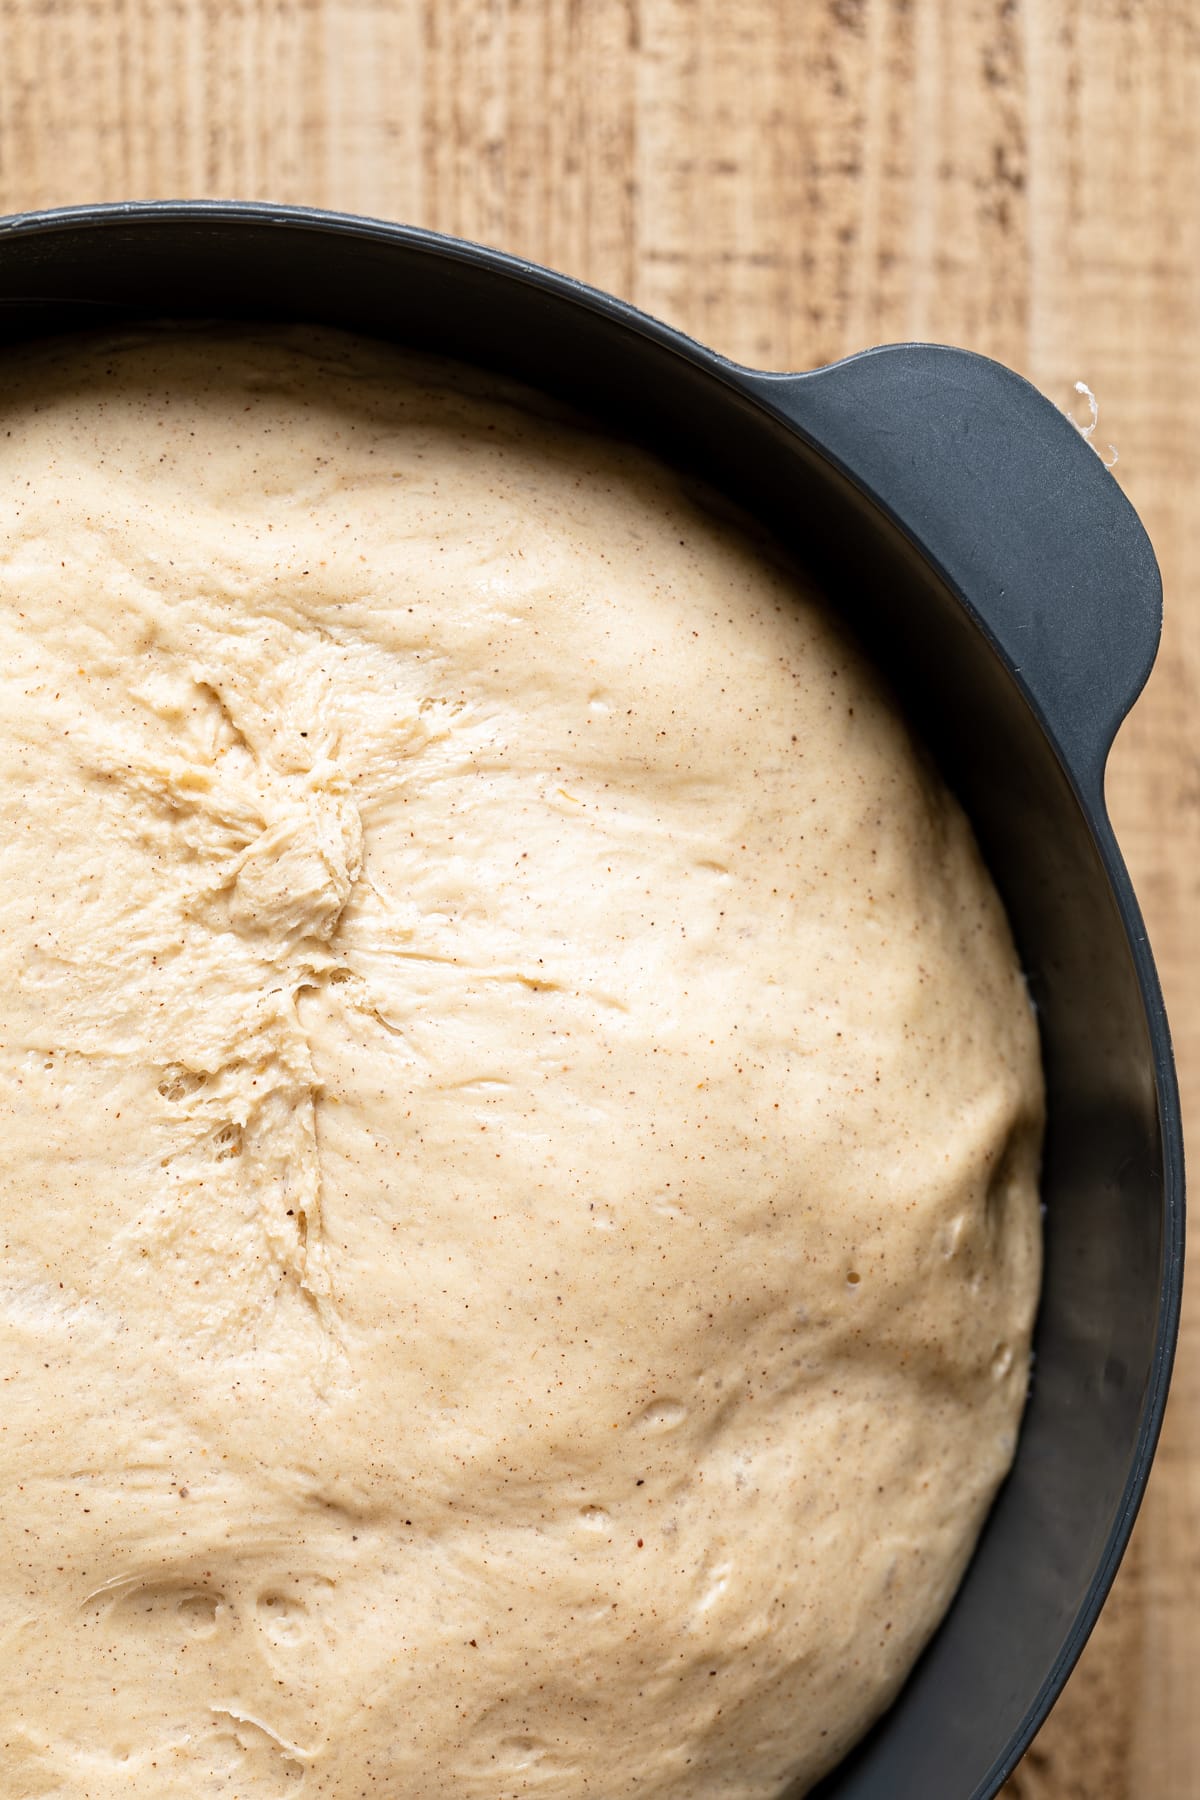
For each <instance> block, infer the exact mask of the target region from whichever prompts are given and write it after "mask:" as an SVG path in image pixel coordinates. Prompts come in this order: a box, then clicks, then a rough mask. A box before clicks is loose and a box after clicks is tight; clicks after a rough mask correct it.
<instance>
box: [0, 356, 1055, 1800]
mask: <svg viewBox="0 0 1200 1800" xmlns="http://www.w3.org/2000/svg"><path fill="white" fill-rule="evenodd" d="M0 409H2V416H0V556H2V561H0V613H2V628H3V656H2V659H0V668H2V681H3V687H2V701H0V704H2V708H3V714H2V717H3V734H2V735H3V742H2V749H0V755H2V758H3V761H2V767H0V804H2V806H3V839H2V845H0V850H2V856H3V870H2V873H3V879H2V883H0V896H2V899H0V905H2V913H0V1018H2V1026H0V1045H2V1049H0V1082H2V1092H3V1107H4V1129H3V1132H2V1134H0V1206H2V1210H3V1241H4V1246H5V1248H4V1258H3V1264H2V1270H0V1280H2V1289H0V1359H2V1364H3V1367H2V1374H3V1378H4V1387H3V1394H4V1399H3V1412H2V1415H0V1425H2V1427H3V1434H2V1437H0V1445H2V1451H0V1455H2V1462H0V1600H2V1605H3V1614H2V1634H3V1635H2V1637H0V1647H2V1669H3V1681H2V1682H0V1689H2V1698H0V1746H2V1748H0V1757H2V1759H3V1760H2V1763H0V1770H2V1774H0V1789H2V1792H3V1795H4V1796H5V1800H8V1797H19V1800H24V1797H25V1796H32V1795H39V1796H45V1795H61V1796H70V1797H72V1800H76V1797H86V1800H101V1797H106V1796H113V1797H114V1800H115V1797H116V1796H120V1797H121V1800H126V1797H129V1796H145V1797H153V1800H164V1797H170V1800H175V1797H178V1800H197V1797H198V1796H206V1795H210V1794H211V1795H217V1794H220V1795H227V1796H239V1797H240V1800H273V1797H274V1796H277V1795H290V1794H293V1793H300V1794H303V1795H307V1796H316V1795H328V1796H336V1797H337V1800H366V1797H368V1796H372V1797H378V1800H432V1797H433V1796H450V1797H453V1800H470V1797H472V1796H477V1797H478V1800H508V1797H509V1796H524V1795H535V1796H540V1797H543V1800H580V1797H582V1796H585V1795H586V1796H593V1797H594V1800H619V1797H620V1796H624V1795H637V1796H647V1797H648V1796H662V1797H664V1800H665V1797H668V1796H669V1797H670V1800H715V1797H718V1796H719V1797H722V1800H766V1797H767V1796H774V1795H776V1794H777V1793H778V1792H779V1790H780V1789H781V1787H782V1786H783V1784H784V1782H785V1780H786V1779H788V1778H790V1777H799V1778H800V1779H801V1780H806V1781H811V1780H812V1779H815V1777H816V1775H817V1774H818V1773H819V1772H820V1771H821V1770H823V1769H824V1768H825V1767H826V1766H828V1765H829V1764H831V1763H832V1762H834V1761H835V1760H836V1759H837V1758H838V1756H839V1755H840V1754H841V1753H842V1752H843V1751H844V1749H845V1748H846V1747H847V1745H848V1744H849V1743H850V1741H851V1740H852V1739H853V1738H854V1737H855V1736H856V1735H857V1734H858V1733H859V1732H860V1731H861V1730H862V1729H863V1727H864V1726H865V1724H866V1723H867V1722H868V1721H869V1720H870V1719H871V1718H872V1717H873V1716H874V1715H875V1714H876V1713H877V1712H878V1711H879V1710H880V1709H881V1708H882V1707H883V1706H884V1705H885V1704H886V1703H887V1701H888V1700H889V1698H890V1697H891V1695H892V1694H893V1693H894V1692H895V1690H896V1688H897V1686H898V1684H899V1682H900V1681H901V1680H902V1678H903V1676H904V1674H905V1672H906V1670H907V1669H908V1668H909V1666H910V1664H911V1662H912V1660H913V1658H914V1656H915V1655H916V1653H917V1651H918V1649H919V1647H920V1646H921V1644H922V1643H923V1642H924V1640H925V1639H926V1637H927V1635H928V1633H929V1632H930V1630H931V1629H932V1627H933V1625H934V1624H935V1622H936V1620H937V1619H938V1616H939V1615H940V1613H941V1612H942V1610H943V1608H944V1606H945V1605H946V1602H947V1600H948V1598H949V1596H950V1594H951V1592H952V1591H953V1588H954V1586H955V1583H956V1581H957V1580H958V1577H959V1574H960V1572H961V1570H962V1567H963V1564H964V1561H965V1559H966V1557H967V1556H968V1554H969V1552H970V1549H971V1546H972V1543H973V1540H974V1538H975V1535H976V1532H977V1530H978V1527H979V1524H980V1521H981V1518H982V1516H983V1514H984V1512H985V1510H986V1508H987V1506H988V1503H989V1501H990V1499H991V1497H992V1494H993V1492H994V1490H995V1487H996V1484H997V1482H998V1481H999V1480H1000V1478H1001V1477H1002V1475H1003V1473H1004V1471H1005V1469H1006V1467H1007V1465H1008V1462H1009V1459H1010V1456H1011V1454H1012V1450H1013V1444H1014V1437H1015V1432H1016V1429H1017V1423H1018V1419H1019V1415H1020V1412H1021V1406H1022V1399H1023V1395H1024V1391H1025V1385H1026V1379H1027V1370H1028V1349H1029V1334H1030V1327H1031V1320H1032V1315H1033V1310H1034V1303H1035V1294H1036V1289H1037V1284H1038V1264H1039V1228H1038V1210H1037V1200H1036V1189H1035V1176H1036V1161H1037V1152H1038V1138H1039V1130H1040V1113H1041V1086H1040V1075H1039V1066H1038V1057H1037V1048H1036V1033H1035V1029H1034V1024H1033V1021H1032V1018H1031V1014H1030V1008H1029V1005H1028V1002H1027V1000H1026V996H1025V993H1024V989H1023V986H1022V981H1021V977H1020V974H1019V972H1018V968H1017V964H1016V961H1015V958H1014V953H1013V949H1012V946H1011V943H1010V940H1009V936H1008V932H1007V928H1006V924H1005V920H1004V918H1003V915H1002V912H1001V909H1000V906H999V903H998V901H997V899H996V896H995V894H994V892H993V890H992V888H991V886H990V884H989V882H988V880H987V878H986V876H985V875H984V873H983V870H982V868H981V866H980V863H979V860H978V857H977V854H976V851H975V849H974V847H973V844H972V840H971V837H970V834H969V831H968V828H967V826H966V824H965V823H964V821H963V819H962V817H961V816H960V813H959V812H958V810H957V808H956V807H955V805H954V804H953V803H952V802H951V801H950V800H949V799H948V797H947V795H946V794H945V793H944V792H943V791H942V789H941V787H940V786H939V785H938V783H937V781H936V780H935V779H934V777H933V776H932V775H931V773H930V772H929V771H928V770H927V769H925V768H924V767H923V766H922V765H921V764H920V763H919V761H918V760H917V758H916V757H915V755H914V753H913V750H912V749H911V747H910V745H909V743H908V741H907V739H906V736H905V732H904V729H903V727H902V726H901V725H900V724H899V723H898V722H897V720H896V718H895V717H894V715H893V713H892V711H891V710H890V709H889V707H888V705H887V704H886V703H885V702H884V701H883V699H882V698H881V695H880V693H879V691H878V690H877V688H876V686H875V684H874V681H873V679H872V677H871V676H870V675H869V674H868V673H867V672H866V671H865V670H864V668H863V667H862V665H861V663H860V662H859V660H858V659H857V657H856V656H855V655H854V654H853V653H852V652H851V651H850V649H849V648H848V647H847V645H846V644H845V642H843V640H842V638H841V637H840V636H839V634H838V632H837V631H836V629H835V628H834V627H833V626H832V625H831V623H830V621H829V619H828V618H827V617H826V615H825V614H824V613H823V612H822V611H821V610H820V609H819V607H818V606H817V605H816V604H814V603H812V602H811V601H810V600H808V599H807V598H806V597H805V596H804V595H803V594H798V593H797V592H796V590H795V587H794V583H793V582H792V580H791V579H790V578H789V577H786V576H785V575H784V574H782V573H780V572H778V571H777V570H776V569H775V568H774V567H773V566H772V565H771V563H770V562H769V560H767V559H766V557H765V556H764V555H763V554H761V553H759V552H757V551H756V550H754V549H753V548H751V547H750V546H748V545H747V544H746V543H745V542H744V541H742V539H741V538H740V537H739V536H738V535H737V534H736V533H734V532H733V531H732V530H730V529H729V528H727V527H725V526H721V525H717V524H715V523H713V522H712V521H711V520H710V519H709V518H708V517H706V516H705V514H704V512H703V510H702V509H701V508H700V507H699V506H698V505H697V504H696V503H695V502H694V501H692V500H689V499H688V498H687V497H686V496H685V495H684V493H682V492H681V491H680V489H679V487H678V485H677V484H676V483H675V482H674V481H673V480H672V479H670V478H669V477H667V476H666V475H664V474H663V473H661V472H660V471H658V470H657V469H656V468H655V467H654V466H653V465H651V464H650V463H648V462H647V461H645V460H643V459H642V457H641V456H639V455H637V454H635V453H633V452H629V451H625V450H621V449H617V448H612V447H609V446H606V445H605V444H603V443H598V442H595V441H593V440H592V439H591V438H590V437H589V436H588V435H587V434H585V433H582V432H579V431H577V430H576V429H575V428H573V427H571V426H569V425H567V424H565V423H559V422H555V421H553V420H552V419H549V418H544V417H541V416H538V415H537V414H536V413H535V412H530V411H526V410H523V409H521V408H520V407H518V406H514V405H513V404H511V403H509V402H508V401H507V400H506V399H504V398H503V397H497V396H496V395H495V394H492V393H489V392H488V391H487V390H483V391H482V392H479V391H475V390H473V389H472V387H471V384H470V382H469V381H466V380H464V379H462V378H459V377H456V376H454V375H453V373H450V374H447V373H446V372H444V371H441V372H439V371H437V370H432V371H431V370H430V368H428V367H422V366H421V365H419V364H414V363H411V362H407V361H405V360H403V359H402V358H400V357H398V356H393V355H392V354H391V353H389V352H386V351H384V350H382V349H377V348H372V347H369V346H364V345H356V344H354V343H353V342H351V341H349V340H344V339H341V338H338V337H336V336H334V335H324V334H317V333H305V332H294V333H284V334H275V335H272V334H270V333H259V334H257V335H256V334H254V333H253V332H248V331H247V332H243V331H228V332H215V331H211V332H204V331H201V332H191V333H186V334H183V335H178V336H171V335H163V334H148V335H144V336H141V337H126V338H121V339H120V340H111V341H106V342H103V343H96V342H95V341H93V342H91V343H90V344H86V345H84V346H82V347H80V346H71V345H65V346H59V347H54V346H51V347H48V348H44V349H41V350H39V351H35V352H32V353H23V354H22V355H21V357H20V359H19V362H18V361H14V360H11V359H10V362H9V364H8V366H7V368H6V371H5V372H4V375H3V380H2V388H0Z"/></svg>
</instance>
